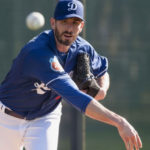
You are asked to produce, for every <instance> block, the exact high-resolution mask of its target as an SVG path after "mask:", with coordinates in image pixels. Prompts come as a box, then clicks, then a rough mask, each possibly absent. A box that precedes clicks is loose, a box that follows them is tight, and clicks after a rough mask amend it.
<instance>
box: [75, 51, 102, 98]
mask: <svg viewBox="0 0 150 150" xmlns="http://www.w3.org/2000/svg"><path fill="white" fill-rule="evenodd" d="M73 80H74V82H75V83H76V84H77V86H78V87H79V89H80V90H86V91H87V94H89V95H91V96H92V97H95V96H96V95H97V93H98V91H99V90H100V87H99V85H98V83H97V81H96V80H95V78H94V75H93V74H92V73H91V71H90V59H89V55H88V54H87V53H79V54H78V56H77V64H76V67H75V70H74V73H73Z"/></svg>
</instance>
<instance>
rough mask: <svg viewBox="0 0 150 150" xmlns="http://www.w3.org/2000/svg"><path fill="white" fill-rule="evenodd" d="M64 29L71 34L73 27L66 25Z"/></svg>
mask: <svg viewBox="0 0 150 150" xmlns="http://www.w3.org/2000/svg"><path fill="white" fill-rule="evenodd" d="M66 29H67V31H69V32H71V31H72V30H73V25H72V24H71V23H69V24H67V26H66Z"/></svg>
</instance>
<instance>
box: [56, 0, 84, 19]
mask: <svg viewBox="0 0 150 150" xmlns="http://www.w3.org/2000/svg"><path fill="white" fill-rule="evenodd" d="M72 17H77V18H80V19H81V20H84V7H83V4H82V3H81V2H80V1H79V0H59V1H58V3H57V5H56V8H55V11H54V18H55V19H56V20H63V19H67V18H72Z"/></svg>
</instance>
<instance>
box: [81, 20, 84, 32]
mask: <svg viewBox="0 0 150 150" xmlns="http://www.w3.org/2000/svg"><path fill="white" fill-rule="evenodd" d="M83 27H84V21H82V22H81V26H80V32H82V29H83Z"/></svg>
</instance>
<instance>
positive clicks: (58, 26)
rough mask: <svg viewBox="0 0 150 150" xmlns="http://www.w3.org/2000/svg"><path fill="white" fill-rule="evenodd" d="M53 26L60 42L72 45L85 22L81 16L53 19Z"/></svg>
mask: <svg viewBox="0 0 150 150" xmlns="http://www.w3.org/2000/svg"><path fill="white" fill-rule="evenodd" d="M51 24H52V28H53V30H54V34H55V38H56V40H57V42H59V44H62V45H65V46H70V45H71V44H72V43H73V42H74V41H75V40H76V38H77V36H78V35H79V33H80V32H81V31H82V28H83V25H84V22H83V21H82V20H81V19H79V18H68V19H64V20H55V19H54V20H53V23H51Z"/></svg>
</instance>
